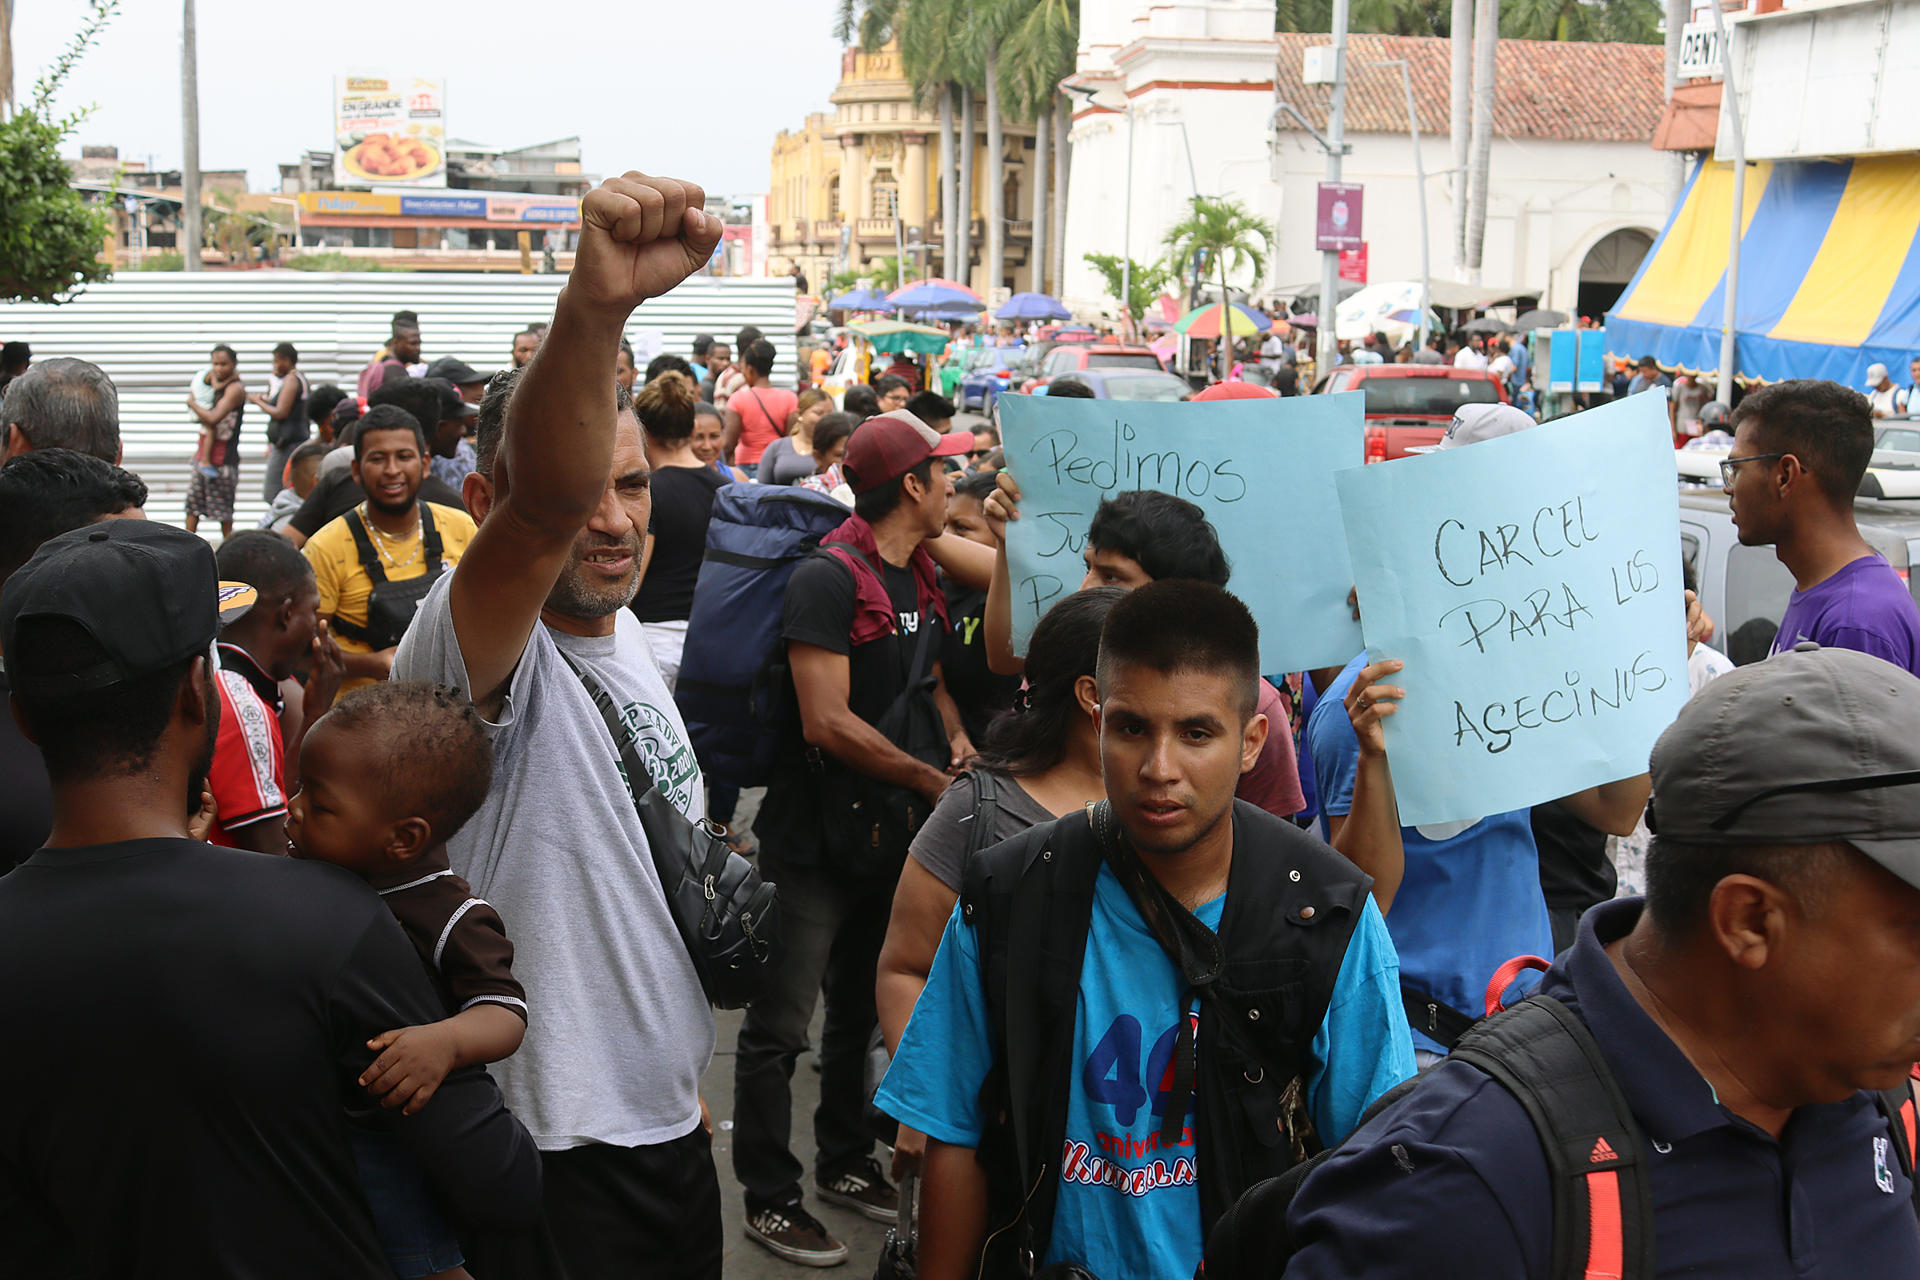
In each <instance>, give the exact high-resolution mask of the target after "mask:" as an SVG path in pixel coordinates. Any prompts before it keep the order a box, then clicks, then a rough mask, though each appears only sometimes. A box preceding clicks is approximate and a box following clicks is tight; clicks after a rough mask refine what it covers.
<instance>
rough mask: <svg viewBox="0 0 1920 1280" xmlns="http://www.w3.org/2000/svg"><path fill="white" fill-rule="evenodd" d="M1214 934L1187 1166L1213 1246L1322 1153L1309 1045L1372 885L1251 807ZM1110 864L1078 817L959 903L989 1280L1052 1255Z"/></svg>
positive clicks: (982, 880) (970, 884)
mask: <svg viewBox="0 0 1920 1280" xmlns="http://www.w3.org/2000/svg"><path fill="white" fill-rule="evenodd" d="M1233 824H1234V825H1233V866H1232V869H1231V871H1230V872H1229V873H1228V878H1227V901H1226V907H1225V909H1224V912H1223V914H1222V916H1221V920H1220V938H1221V941H1222V944H1223V946H1224V948H1225V951H1226V970H1225V973H1224V975H1223V977H1222V978H1221V980H1220V982H1219V983H1218V984H1217V987H1216V990H1215V993H1214V998H1211V999H1203V1000H1202V1001H1201V1003H1200V1010H1199V1014H1200V1027H1199V1036H1198V1042H1197V1059H1198V1063H1199V1071H1198V1078H1197V1079H1196V1081H1195V1085H1194V1091H1195V1094H1196V1096H1197V1098H1198V1116H1197V1119H1198V1126H1197V1130H1196V1133H1195V1138H1194V1159H1195V1161H1196V1164H1197V1170H1198V1181H1199V1188H1200V1213H1201V1220H1202V1230H1203V1237H1202V1238H1204V1232H1206V1231H1210V1230H1211V1229H1212V1227H1213V1224H1214V1222H1215V1221H1216V1220H1217V1219H1218V1218H1219V1217H1220V1215H1221V1214H1223V1213H1225V1212H1226V1210H1227V1209H1228V1208H1229V1207H1230V1206H1231V1205H1232V1204H1233V1203H1234V1201H1235V1200H1237V1199H1238V1198H1239V1197H1240V1195H1241V1193H1242V1192H1244V1191H1245V1190H1246V1189H1247V1188H1249V1187H1251V1186H1252V1185H1253V1184H1254V1183H1256V1182H1259V1181H1261V1180H1262V1179H1264V1178H1270V1177H1274V1176H1276V1175H1278V1174H1280V1173H1282V1172H1284V1171H1285V1170H1286V1169H1288V1168H1290V1167H1292V1166H1293V1165H1294V1164H1296V1163H1298V1162H1299V1161H1300V1160H1302V1159H1304V1158H1305V1157H1306V1156H1308V1155H1311V1154H1312V1153H1314V1152H1315V1151H1318V1150H1319V1149H1320V1148H1321V1146H1322V1144H1321V1142H1320V1140H1319V1139H1318V1137H1317V1136H1316V1135H1315V1134H1314V1133H1313V1129H1312V1122H1311V1120H1310V1119H1309V1118H1308V1115H1307V1107H1306V1080H1305V1077H1306V1071H1307V1067H1308V1064H1309V1062H1310V1057H1309V1053H1310V1049H1311V1046H1312V1043H1313V1037H1314V1034H1315V1033H1316V1032H1317V1031H1318V1030H1319V1029H1320V1024H1321V1022H1322V1020H1324V1018H1325V1017H1326V1012H1327V1004H1328V1001H1329V1000H1330V999H1331V998H1332V995H1333V987H1334V983H1335V982H1336V981H1337V980H1338V978H1339V974H1340V964H1341V961H1342V959H1343V958H1344V957H1345V955H1346V951H1347V942H1348V940H1349V939H1350V938H1351V937H1352V935H1353V929H1354V925H1355V923H1356V922H1357V921H1358V919H1359V914H1360V910H1361V907H1362V906H1363V905H1364V903H1365V901H1366V896H1367V894H1368V893H1369V892H1370V891H1371V890H1372V887H1373V881H1372V879H1371V877H1369V876H1367V875H1366V874H1365V873H1364V872H1362V871H1361V870H1360V869H1359V868H1357V867H1355V866H1354V865H1353V864H1352V863H1351V862H1348V861H1347V860H1346V859H1345V858H1343V857H1341V856H1340V854H1338V853H1336V852H1334V850H1333V849H1331V848H1329V847H1328V846H1327V845H1325V844H1323V843H1321V842H1320V841H1319V840H1316V839H1314V838H1313V837H1312V836H1309V835H1307V834H1306V833H1305V832H1303V831H1301V830H1300V829H1299V828H1297V827H1295V826H1293V825H1292V824H1291V823H1287V822H1283V821H1281V820H1280V819H1278V818H1275V817H1273V816H1272V815H1271V814H1268V813H1267V812H1265V811H1264V810H1262V809H1259V808H1256V807H1255V806H1253V805H1250V804H1248V803H1246V802H1245V801H1239V800H1236V801H1235V802H1234V812H1233ZM1101 865H1102V857H1101V852H1100V846H1099V842H1098V840H1097V839H1096V838H1095V836H1094V834H1093V831H1092V830H1091V828H1090V826H1089V825H1088V820H1087V815H1086V814H1085V813H1076V814H1070V815H1068V816H1067V817H1064V818H1061V819H1058V820H1057V821H1054V822H1050V823H1045V824H1042V825H1041V826H1037V827H1034V828H1032V829H1031V830H1029V831H1027V832H1025V833H1023V834H1022V835H1020V836H1017V837H1015V838H1014V839H1012V840H1009V841H1007V842H1005V843H1004V844H1000V845H998V846H995V847H994V848H991V849H988V850H986V851H985V852H983V853H982V854H981V855H980V856H978V857H976V858H974V859H973V860H972V861H971V862H970V863H969V864H968V866H967V871H966V875H965V880H964V885H963V887H962V890H961V895H960V901H961V911H962V915H963V918H964V919H965V920H966V922H967V923H968V924H970V925H972V926H973V928H974V930H975V932H976V936H977V937H978V939H979V947H980V964H981V969H982V974H981V976H982V979H983V983H984V986H985V990H986V998H987V1007H988V1011H989V1014H990V1015H991V1019H992V1023H993V1028H994V1037H995V1044H994V1066H993V1069H992V1071H991V1072H990V1073H989V1075H988V1077H987V1081H986V1084H985V1085H984V1087H983V1088H982V1090H981V1099H980V1103H981V1114H982V1115H983V1116H984V1117H985V1119H986V1126H985V1129H984V1132H983V1133H982V1135H981V1139H980V1146H979V1151H978V1155H979V1160H980V1163H981V1165H982V1167H983V1168H984V1169H985V1170H986V1174H987V1185H988V1188H989V1190H988V1196H989V1201H988V1216H989V1226H990V1232H991V1234H990V1235H989V1237H988V1239H987V1245H986V1258H985V1266H984V1268H983V1271H982V1274H983V1275H985V1276H987V1277H1012V1276H1024V1275H1031V1274H1032V1272H1033V1271H1034V1270H1035V1268H1036V1267H1037V1265H1038V1263H1039V1260H1040V1259H1041V1258H1043V1257H1045V1255H1046V1251H1047V1243H1048V1240H1049V1238H1050V1236H1051V1233H1052V1228H1053V1212H1054V1202H1055V1199H1056V1196H1057V1191H1058V1187H1059V1176H1060V1166H1061V1157H1062V1150H1063V1147H1064V1146H1065V1142H1066V1125H1067V1096H1068V1090H1069V1087H1070V1085H1071V1077H1072V1071H1073V1066H1072V1058H1073V1033H1074V1021H1075V1013H1076V1007H1077V1002H1078V996H1079V988H1080V970H1081V964H1082V961H1083V960H1084V959H1085V956H1086V946H1087V932H1088V929H1089V928H1090V927H1091V923H1092V916H1093V894H1094V882H1095V880H1096V879H1097V877H1098V874H1099V871H1100V867H1101Z"/></svg>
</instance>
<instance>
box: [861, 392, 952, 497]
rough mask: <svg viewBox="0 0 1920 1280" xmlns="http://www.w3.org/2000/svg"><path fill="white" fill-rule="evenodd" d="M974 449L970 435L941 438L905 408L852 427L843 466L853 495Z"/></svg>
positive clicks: (944, 436)
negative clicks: (933, 460) (934, 460)
mask: <svg viewBox="0 0 1920 1280" xmlns="http://www.w3.org/2000/svg"><path fill="white" fill-rule="evenodd" d="M972 450H973V432H971V431H949V432H947V433H946V434H945V435H941V434H940V433H939V432H938V431H935V430H934V429H933V428H932V427H930V426H928V425H927V424H926V423H924V422H922V421H920V419H919V418H917V417H915V416H914V415H913V414H911V413H908V412H907V411H906V410H905V409H895V410H894V411H893V412H892V413H883V414H881V415H880V416H879V417H877V418H868V419H867V420H866V421H865V422H863V423H861V424H860V425H859V426H858V427H855V428H854V431H853V438H852V439H850V440H848V441H847V454H846V458H845V459H844V460H843V462H842V465H843V467H844V468H845V470H846V472H847V483H848V484H849V485H850V486H852V488H853V491H854V492H855V493H866V492H868V491H869V490H872V489H878V488H879V487H880V486H881V485H883V484H885V483H887V482H888V481H889V480H898V479H899V478H900V477H901V476H903V475H905V474H907V472H909V471H911V470H913V469H914V468H915V467H917V466H919V465H920V464H921V463H923V462H925V461H926V460H927V459H928V458H957V457H960V456H962V455H964V454H967V453H970V452H972Z"/></svg>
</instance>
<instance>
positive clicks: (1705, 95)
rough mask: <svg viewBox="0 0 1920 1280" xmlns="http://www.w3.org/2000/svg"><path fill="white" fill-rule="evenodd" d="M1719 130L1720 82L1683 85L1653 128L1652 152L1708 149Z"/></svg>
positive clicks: (1676, 90) (1674, 92) (1711, 147)
mask: <svg viewBox="0 0 1920 1280" xmlns="http://www.w3.org/2000/svg"><path fill="white" fill-rule="evenodd" d="M1719 133H1720V85H1719V84H1718V83H1717V82H1712V81H1710V82H1708V83H1706V84H1683V85H1681V86H1679V87H1678V88H1676V89H1675V90H1674V91H1673V99H1672V100H1671V101H1670V102H1668V103H1667V109H1666V111H1664V112H1663V113H1662V114H1661V116H1660V123H1659V124H1657V125H1655V126H1654V127H1653V149H1654V150H1655V151H1711V150H1713V143H1714V139H1715V138H1716V137H1718V136H1719Z"/></svg>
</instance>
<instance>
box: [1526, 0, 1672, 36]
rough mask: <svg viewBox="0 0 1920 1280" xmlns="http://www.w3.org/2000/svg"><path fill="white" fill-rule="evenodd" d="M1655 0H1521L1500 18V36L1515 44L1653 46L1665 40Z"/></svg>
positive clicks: (1660, 15) (1660, 13)
mask: <svg viewBox="0 0 1920 1280" xmlns="http://www.w3.org/2000/svg"><path fill="white" fill-rule="evenodd" d="M1662 18H1663V14H1662V11H1661V7H1660V5H1659V4H1657V3H1656V2H1655V0H1599V2H1597V3H1588V2H1587V0H1518V2H1517V3H1514V4H1511V5H1509V6H1507V7H1506V8H1505V9H1504V11H1503V12H1502V13H1501V15H1500V34H1501V35H1502V36H1504V37H1506V38H1508V39H1513V40H1619V41H1624V42H1626V43H1629V44H1654V43H1657V42H1658V41H1659V40H1660V39H1661V38H1662V37H1661V32H1660V24H1661V21H1662Z"/></svg>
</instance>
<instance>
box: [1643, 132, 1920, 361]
mask: <svg viewBox="0 0 1920 1280" xmlns="http://www.w3.org/2000/svg"><path fill="white" fill-rule="evenodd" d="M1744 205H1745V209H1744V213H1743V226H1744V230H1743V232H1742V234H1741V241H1740V244H1741V251H1740V289H1739V297H1738V299H1737V302H1738V307H1739V311H1738V315H1737V317H1736V321H1735V326H1734V328H1735V335H1736V339H1735V346H1734V372H1735V376H1736V377H1738V378H1740V379H1741V380H1743V381H1760V382H1778V381H1781V380H1783V379H1786V378H1831V379H1833V380H1834V381H1836V382H1840V383H1844V384H1846V385H1848V386H1860V385H1863V384H1864V382H1865V377H1866V368H1867V366H1868V365H1870V364H1874V363H1882V364H1886V365H1888V366H1890V367H1894V368H1901V367H1904V366H1905V365H1906V363H1907V361H1908V360H1909V359H1910V358H1912V356H1913V354H1914V353H1915V352H1916V351H1920V245H1916V238H1920V156H1912V155H1903V156H1885V157H1872V158H1862V159H1858V160H1842V161H1837V162H1835V161H1780V162H1778V163H1765V162H1763V163H1758V164H1753V165H1750V166H1748V169H1747V182H1746V192H1745V200H1744ZM1732 213H1733V168H1732V166H1731V165H1727V164H1716V163H1713V162H1711V161H1708V162H1705V163H1703V164H1702V165H1701V166H1700V167H1698V168H1696V169H1695V170H1694V174H1693V177H1692V179H1691V181H1689V182H1688V184H1687V190H1686V193H1685V195H1684V196H1683V197H1682V198H1681V201H1680V205H1679V207H1678V208H1677V209H1676V210H1675V211H1674V214H1673V217H1672V219H1671V220H1670V221H1669V222H1668V223H1667V228H1666V230H1665V231H1663V232H1661V234H1660V239H1659V240H1658V241H1656V242H1655V243H1654V246H1653V249H1652V251H1651V252H1650V253H1648V254H1647V257H1646V261H1644V262H1642V263H1641V264H1640V270H1639V272H1638V273H1637V274H1635V276H1634V278H1633V281H1632V283H1630V284H1629V285H1628V286H1627V288H1626V292H1625V293H1623V294H1621V296H1620V301H1619V302H1618V303H1616V304H1615V305H1614V308H1613V310H1612V311H1611V312H1609V313H1608V315H1607V350H1608V352H1609V353H1610V354H1613V355H1616V356H1622V357H1625V358H1628V359H1637V358H1639V357H1640V356H1643V355H1647V354H1649V353H1650V354H1652V355H1653V357H1654V358H1655V359H1656V360H1658V361H1659V362H1660V365H1661V367H1662V368H1666V369H1680V370H1684V371H1686V372H1689V373H1701V372H1706V373H1711V372H1713V371H1714V370H1717V369H1718V368H1719V366H1720V332H1721V321H1722V317H1723V314H1724V311H1725V307H1726V268H1727V235H1728V230H1729V228H1728V223H1729V222H1730V220H1731V217H1732Z"/></svg>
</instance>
